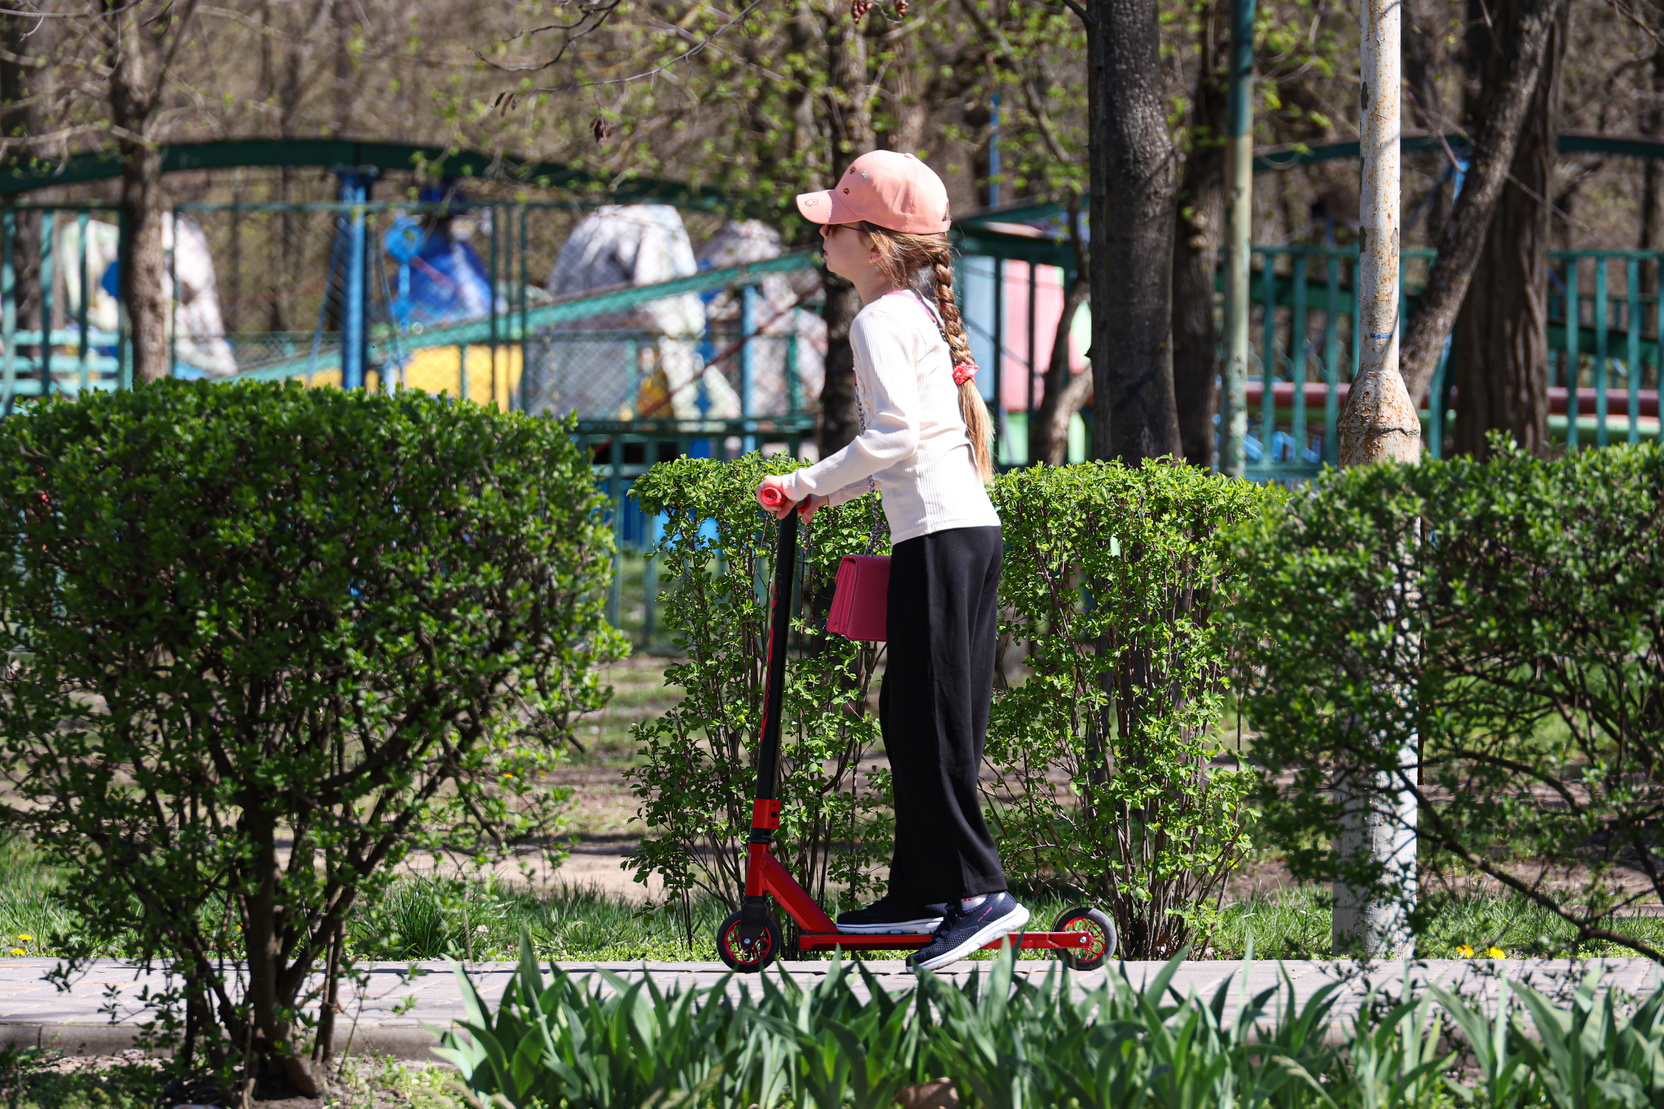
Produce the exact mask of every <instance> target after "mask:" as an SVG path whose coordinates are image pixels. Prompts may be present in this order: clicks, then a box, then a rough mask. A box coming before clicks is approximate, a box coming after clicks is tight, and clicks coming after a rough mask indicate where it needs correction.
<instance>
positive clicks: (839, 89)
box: [816, 5, 873, 458]
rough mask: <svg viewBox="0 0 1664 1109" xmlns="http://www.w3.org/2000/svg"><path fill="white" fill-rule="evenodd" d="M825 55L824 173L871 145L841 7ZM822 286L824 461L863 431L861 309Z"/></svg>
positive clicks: (829, 283) (832, 281) (836, 287)
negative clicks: (855, 337)
mask: <svg viewBox="0 0 1664 1109" xmlns="http://www.w3.org/2000/svg"><path fill="white" fill-rule="evenodd" d="M825 20H826V51H827V61H828V67H827V68H828V75H829V78H830V85H829V88H828V90H827V93H826V95H825V97H824V100H823V103H824V107H825V110H826V117H827V138H828V140H829V142H828V144H827V146H828V159H827V166H826V172H827V174H828V175H829V176H831V175H835V174H837V173H839V172H840V171H841V170H842V168H843V166H844V165H846V164H847V163H849V162H851V161H853V160H854V159H856V158H858V157H860V156H861V155H862V154H864V153H866V152H867V151H868V150H871V149H872V146H873V127H872V97H871V95H870V93H869V88H868V84H867V38H866V35H865V34H863V33H862V29H861V26H860V24H859V23H858V22H857V21H856V20H854V19H851V18H849V17H848V16H847V14H846V13H845V9H844V8H843V7H842V6H841V5H838V6H834V7H832V8H830V9H828V10H827V12H826V15H825ZM822 279H823V280H824V281H825V282H826V306H825V307H824V308H823V309H822V310H821V316H822V318H824V319H825V320H826V344H827V350H826V379H825V384H824V385H822V386H821V394H820V427H819V428H818V429H817V435H816V440H817V442H818V443H819V445H820V454H821V457H822V458H825V457H826V456H827V455H829V454H831V453H832V452H834V451H838V450H841V449H843V447H844V446H845V445H846V444H848V443H849V442H850V441H851V440H852V439H854V438H855V436H856V435H858V434H859V433H860V430H861V418H860V414H859V413H858V412H857V411H856V406H855V354H854V352H853V351H852V350H851V349H850V346H849V325H850V324H851V323H853V322H854V320H855V313H857V312H859V311H860V310H861V298H860V296H859V295H858V294H857V293H856V292H855V288H854V286H852V285H850V284H849V283H848V282H846V281H843V280H841V279H839V278H837V277H834V276H833V275H832V274H831V273H830V272H825V271H823V273H822Z"/></svg>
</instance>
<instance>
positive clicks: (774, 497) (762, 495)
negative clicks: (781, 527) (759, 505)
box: [757, 485, 786, 508]
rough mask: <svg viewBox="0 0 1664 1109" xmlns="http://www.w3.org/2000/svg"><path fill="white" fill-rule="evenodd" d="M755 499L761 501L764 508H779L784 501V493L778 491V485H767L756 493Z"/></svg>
mask: <svg viewBox="0 0 1664 1109" xmlns="http://www.w3.org/2000/svg"><path fill="white" fill-rule="evenodd" d="M757 499H758V500H759V501H761V502H763V507H764V508H779V507H780V506H781V505H783V504H785V503H786V494H784V493H782V492H781V491H780V487H779V486H778V485H769V486H765V487H764V488H763V489H762V491H761V492H759V493H758V494H757Z"/></svg>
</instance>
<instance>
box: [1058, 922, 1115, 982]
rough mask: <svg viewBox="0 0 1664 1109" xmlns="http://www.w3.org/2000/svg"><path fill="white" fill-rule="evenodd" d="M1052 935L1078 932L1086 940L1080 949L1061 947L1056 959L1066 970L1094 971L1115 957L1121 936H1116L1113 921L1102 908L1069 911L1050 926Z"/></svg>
mask: <svg viewBox="0 0 1664 1109" xmlns="http://www.w3.org/2000/svg"><path fill="white" fill-rule="evenodd" d="M1052 931H1054V932H1081V933H1083V934H1085V935H1086V936H1087V937H1088V938H1087V939H1086V941H1085V942H1084V943H1083V944H1082V945H1081V946H1080V947H1074V948H1071V947H1061V948H1058V950H1057V957H1058V958H1059V959H1060V960H1062V962H1063V964H1064V965H1065V966H1067V967H1068V968H1069V969H1070V970H1097V969H1098V968H1099V967H1101V966H1103V965H1104V961H1105V960H1106V959H1108V958H1109V957H1110V956H1111V955H1113V954H1115V948H1116V946H1117V945H1118V944H1119V943H1120V940H1121V937H1120V936H1119V935H1117V934H1116V931H1115V922H1114V921H1113V920H1111V919H1110V917H1109V914H1108V913H1106V912H1104V911H1103V910H1102V909H1093V908H1090V907H1085V906H1083V907H1081V908H1078V909H1070V910H1069V911H1068V912H1066V913H1064V914H1063V915H1062V916H1060V917H1058V918H1057V923H1056V924H1053V925H1052Z"/></svg>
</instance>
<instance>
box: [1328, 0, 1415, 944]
mask: <svg viewBox="0 0 1664 1109" xmlns="http://www.w3.org/2000/svg"><path fill="white" fill-rule="evenodd" d="M1402 17H1403V7H1402V0H1364V23H1363V51H1362V54H1363V73H1362V83H1361V84H1362V88H1361V95H1362V108H1363V126H1362V131H1363V135H1362V142H1361V144H1360V147H1361V151H1360V152H1361V155H1362V158H1361V161H1362V167H1361V169H1362V174H1363V180H1362V187H1361V189H1360V190H1359V209H1360V210H1359V238H1360V242H1359V252H1358V296H1359V314H1358V317H1359V318H1358V325H1359V328H1360V329H1361V331H1362V334H1361V335H1360V336H1359V343H1358V351H1359V353H1358V377H1357V379H1356V380H1355V381H1353V383H1352V386H1351V392H1350V395H1349V396H1348V397H1347V403H1346V409H1345V412H1344V413H1343V414H1342V416H1341V421H1340V428H1339V432H1340V444H1339V446H1340V451H1339V453H1340V462H1341V464H1342V465H1365V464H1369V463H1373V462H1385V461H1397V462H1415V461H1418V460H1419V459H1420V457H1421V421H1420V418H1419V416H1418V415H1417V413H1416V409H1415V406H1414V404H1412V403H1411V401H1410V395H1409V392H1408V390H1406V389H1405V387H1404V379H1403V378H1402V377H1401V376H1400V374H1399V370H1398V344H1399V337H1400V334H1401V332H1402V324H1403V321H1402V320H1401V319H1400V318H1399V305H1400V304H1401V303H1402V299H1401V297H1400V284H1399V230H1400V227H1399V200H1400V188H1401V165H1400V153H1399V137H1400V118H1401V105H1402V102H1403V100H1402V98H1403V64H1402V54H1401V35H1402ZM1402 538H1403V542H1405V543H1406V544H1411V545H1413V544H1415V543H1416V541H1417V537H1416V536H1415V535H1413V534H1411V535H1405V536H1403V537H1402ZM1413 603H1414V598H1413V594H1411V593H1409V592H1405V593H1404V594H1402V595H1401V596H1400V597H1399V598H1397V600H1396V602H1394V603H1389V604H1388V605H1387V606H1386V608H1385V610H1384V611H1383V612H1382V613H1381V614H1380V615H1381V619H1382V620H1383V621H1387V622H1389V623H1396V622H1397V619H1398V617H1399V614H1400V610H1401V607H1402V606H1403V605H1405V604H1413ZM1412 648H1413V644H1410V643H1408V642H1406V641H1400V642H1399V643H1398V644H1397V649H1401V650H1402V649H1412ZM1383 677H1384V676H1383ZM1380 692H1381V693H1382V694H1383V695H1384V696H1385V697H1387V698H1388V699H1389V701H1390V702H1391V703H1393V704H1395V705H1396V706H1397V707H1398V710H1399V711H1396V712H1394V713H1392V717H1393V723H1392V724H1391V725H1389V726H1388V727H1387V728H1386V729H1385V734H1381V735H1371V736H1360V737H1359V742H1360V743H1361V745H1362V746H1363V747H1364V748H1365V749H1372V750H1375V751H1383V752H1394V753H1396V756H1397V763H1398V766H1397V773H1394V771H1393V769H1392V768H1391V767H1390V765H1388V764H1389V763H1390V761H1391V760H1390V759H1383V760H1380V761H1378V762H1375V763H1374V765H1360V766H1357V767H1353V768H1342V773H1341V777H1340V780H1339V782H1338V783H1337V784H1338V787H1339V788H1338V790H1337V793H1338V797H1337V800H1338V801H1339V802H1340V807H1341V825H1340V828H1339V833H1338V837H1337V847H1338V851H1339V854H1340V856H1341V858H1342V859H1343V860H1358V859H1359V858H1360V856H1365V857H1367V859H1368V861H1369V862H1370V863H1371V864H1373V866H1374V867H1376V868H1377V869H1378V871H1379V872H1380V873H1381V874H1382V875H1383V876H1384V878H1385V883H1384V884H1385V886H1387V887H1390V888H1391V889H1392V890H1393V891H1394V892H1395V893H1396V896H1385V895H1383V894H1381V893H1380V892H1372V891H1370V890H1368V889H1364V888H1360V887H1358V886H1356V885H1353V884H1351V883H1348V882H1346V881H1345V880H1338V881H1336V883H1335V909H1334V935H1333V939H1334V945H1335V950H1336V952H1337V953H1341V952H1348V951H1352V952H1357V953H1360V954H1363V955H1366V956H1369V957H1385V956H1393V955H1404V954H1410V953H1412V952H1413V951H1414V947H1415V937H1414V936H1413V935H1412V934H1411V932H1410V930H1409V927H1408V920H1407V913H1408V910H1409V908H1410V907H1411V906H1413V905H1414V900H1415V895H1416V879H1417V872H1416V835H1415V822H1416V800H1415V795H1414V794H1413V793H1410V792H1409V791H1407V790H1405V789H1404V788H1403V783H1402V780H1401V778H1400V775H1413V774H1414V773H1415V767H1416V763H1417V761H1418V756H1417V743H1416V737H1415V721H1414V713H1413V708H1414V704H1413V691H1412V690H1407V689H1402V688H1393V687H1390V686H1388V685H1386V684H1384V685H1383V687H1382V689H1381V691H1380ZM1360 761H1363V760H1360Z"/></svg>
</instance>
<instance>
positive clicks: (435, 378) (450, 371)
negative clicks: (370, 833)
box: [404, 347, 458, 397]
mask: <svg viewBox="0 0 1664 1109" xmlns="http://www.w3.org/2000/svg"><path fill="white" fill-rule="evenodd" d="M457 378H458V368H457V349H456V348H455V347H422V348H421V349H419V350H413V351H411V352H410V354H409V355H407V356H406V358H405V364H404V387H405V388H406V389H420V390H422V391H423V392H424V393H449V394H450V395H451V396H453V397H454V396H456V395H457V393H458V388H457Z"/></svg>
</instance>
